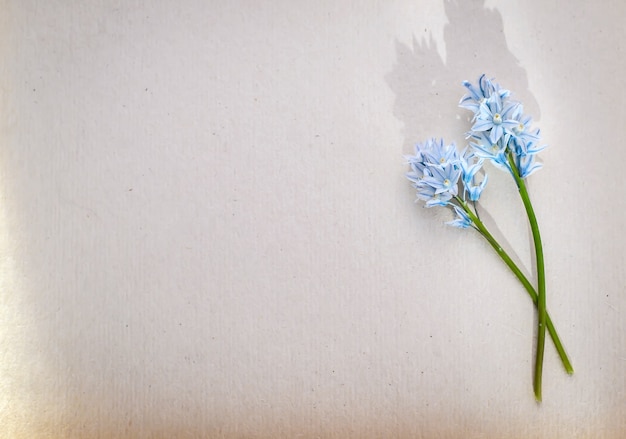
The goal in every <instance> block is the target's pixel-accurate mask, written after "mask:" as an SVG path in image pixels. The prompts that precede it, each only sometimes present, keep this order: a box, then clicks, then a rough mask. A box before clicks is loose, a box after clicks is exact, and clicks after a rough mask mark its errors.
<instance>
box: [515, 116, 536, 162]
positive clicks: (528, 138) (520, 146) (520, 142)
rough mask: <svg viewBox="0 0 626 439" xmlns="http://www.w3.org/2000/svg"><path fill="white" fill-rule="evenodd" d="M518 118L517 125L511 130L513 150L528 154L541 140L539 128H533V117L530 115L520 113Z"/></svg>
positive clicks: (516, 152)
mask: <svg viewBox="0 0 626 439" xmlns="http://www.w3.org/2000/svg"><path fill="white" fill-rule="evenodd" d="M520 107H521V105H520ZM516 120H517V122H518V123H517V126H515V127H513V129H512V130H511V143H512V144H513V152H514V153H515V154H517V155H526V154H528V150H529V149H532V147H533V145H535V144H536V143H537V142H538V141H539V139H540V137H539V129H534V130H531V128H530V127H531V125H532V118H531V117H530V116H526V115H524V114H520V115H519V116H518V117H517V118H516Z"/></svg>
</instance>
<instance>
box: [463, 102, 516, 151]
mask: <svg viewBox="0 0 626 439" xmlns="http://www.w3.org/2000/svg"><path fill="white" fill-rule="evenodd" d="M517 105H518V104H517V103H515V102H503V101H502V99H501V98H500V95H499V94H497V93H496V94H494V95H492V96H491V97H490V98H489V99H487V100H486V101H485V102H483V103H482V104H480V107H479V111H478V113H477V118H476V122H475V123H474V126H472V131H489V139H490V140H491V143H496V142H497V141H498V140H500V138H501V137H502V136H503V135H504V134H505V133H511V131H512V129H513V128H514V127H516V126H517V125H518V124H519V122H518V121H516V120H515V119H513V118H512V117H513V116H514V115H515V110H516V107H517Z"/></svg>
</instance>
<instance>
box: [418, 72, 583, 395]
mask: <svg viewBox="0 0 626 439" xmlns="http://www.w3.org/2000/svg"><path fill="white" fill-rule="evenodd" d="M463 85H464V86H465V88H466V89H467V94H466V95H465V96H463V98H462V99H461V102H460V104H459V105H460V106H461V107H463V108H466V109H468V110H470V111H472V112H473V113H474V116H473V118H472V127H471V130H470V132H469V133H468V139H469V145H468V146H467V147H466V148H465V149H463V151H461V152H458V151H457V149H456V146H455V145H454V144H451V145H446V144H444V142H443V140H437V139H431V140H428V141H426V142H425V143H422V144H418V145H417V146H416V148H415V154H414V155H409V156H407V157H406V158H407V161H408V164H409V166H410V171H409V172H408V173H407V178H408V179H409V181H411V183H412V185H413V186H414V188H415V189H416V190H417V196H418V198H419V199H421V200H423V201H425V206H426V207H435V206H437V207H445V208H451V209H452V210H453V211H454V214H455V219H454V220H452V221H450V222H448V223H447V224H449V225H451V226H454V227H459V228H473V229H475V230H476V231H478V232H479V233H480V234H481V235H482V236H483V237H484V238H485V239H486V240H487V241H488V242H489V244H490V245H491V246H492V247H493V248H494V250H495V251H496V252H497V253H498V255H499V256H500V258H501V259H502V260H503V261H504V262H505V263H506V264H507V266H508V267H509V268H510V269H511V271H512V272H513V274H514V275H515V276H516V277H517V278H518V279H519V281H520V282H521V283H522V285H523V286H524V288H525V289H526V291H527V292H528V294H529V296H530V297H531V299H532V300H533V302H534V303H535V304H536V306H537V310H538V315H539V318H538V322H539V323H538V332H537V351H536V357H535V377H534V385H533V387H534V392H535V397H536V399H537V401H541V381H542V370H543V352H544V344H545V333H546V329H548V332H549V334H550V336H551V338H552V340H553V342H554V344H555V347H556V349H557V351H558V353H559V356H560V357H561V361H562V362H563V366H564V367H565V369H566V371H567V372H568V373H570V374H571V373H573V368H572V366H571V363H570V361H569V358H568V357H567V354H566V353H565V350H564V349H563V346H562V344H561V341H560V339H559V337H558V334H557V332H556V330H555V328H554V325H553V324H552V321H551V319H550V316H549V315H548V313H547V310H546V301H545V290H546V287H545V269H544V262H543V247H542V243H541V236H540V233H539V226H538V224H537V219H536V216H535V213H534V210H533V207H532V204H531V202H530V197H529V195H528V191H527V189H526V184H525V181H524V180H525V179H526V178H527V177H528V176H529V175H531V174H532V173H534V172H535V171H537V170H538V169H540V168H541V166H542V165H541V164H540V163H538V162H537V161H536V155H537V153H539V152H540V151H541V150H543V149H544V146H541V145H539V141H540V136H539V130H538V129H533V128H532V127H531V125H532V119H531V118H530V116H527V115H525V114H524V112H523V107H522V104H521V103H519V102H516V101H513V100H512V99H511V98H510V96H511V92H510V91H509V90H505V89H503V88H501V87H500V85H498V84H497V83H495V82H493V80H491V79H488V78H487V77H486V76H485V75H484V74H483V75H481V76H480V78H479V79H478V81H477V83H476V84H472V83H470V82H468V81H464V82H463ZM485 161H490V162H491V163H492V164H493V165H495V166H496V167H497V168H500V169H502V170H505V171H506V172H508V173H510V175H511V176H512V177H513V180H514V181H515V183H516V185H517V188H518V190H519V193H520V196H521V199H522V202H523V204H524V207H525V209H526V213H527V215H528V220H529V223H530V227H531V230H532V235H533V242H534V247H535V256H536V263H537V289H536V290H535V288H534V287H533V285H532V283H531V282H530V281H529V280H528V278H527V277H526V276H525V275H524V274H523V272H522V271H521V270H520V269H519V267H518V266H517V265H516V264H515V263H514V262H513V260H512V259H511V258H510V257H509V255H508V254H507V253H506V251H505V250H503V248H502V246H501V245H500V244H499V243H498V241H497V240H496V239H495V238H494V237H493V235H491V233H490V232H489V230H488V229H487V227H486V226H485V225H484V224H483V223H482V221H481V220H480V218H479V216H478V211H477V204H476V202H477V201H478V200H479V199H480V196H481V194H482V192H483V191H484V189H485V186H486V184H487V181H488V178H487V174H486V173H485V171H484V169H483V168H482V166H483V164H484V163H485Z"/></svg>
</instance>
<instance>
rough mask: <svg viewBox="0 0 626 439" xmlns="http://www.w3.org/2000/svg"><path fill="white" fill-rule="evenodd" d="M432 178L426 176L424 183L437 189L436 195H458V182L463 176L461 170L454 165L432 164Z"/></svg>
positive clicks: (430, 166) (430, 167) (430, 168)
mask: <svg viewBox="0 0 626 439" xmlns="http://www.w3.org/2000/svg"><path fill="white" fill-rule="evenodd" d="M429 170H430V171H431V174H432V175H431V176H424V178H423V179H422V182H423V183H424V184H427V185H429V186H431V187H433V188H434V189H435V193H437V194H440V193H442V192H447V193H449V194H451V195H452V196H456V195H457V194H458V182H459V177H460V176H461V169H459V167H457V166H455V165H454V164H453V163H446V164H445V165H443V166H442V165H437V164H431V165H429Z"/></svg>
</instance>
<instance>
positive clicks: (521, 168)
mask: <svg viewBox="0 0 626 439" xmlns="http://www.w3.org/2000/svg"><path fill="white" fill-rule="evenodd" d="M515 165H516V166H517V170H518V172H519V176H520V177H521V178H526V177H528V176H529V175H530V174H532V173H534V172H535V171H538V170H539V169H541V168H542V167H543V165H542V164H541V163H539V162H536V161H535V155H534V154H527V155H520V156H515Z"/></svg>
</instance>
